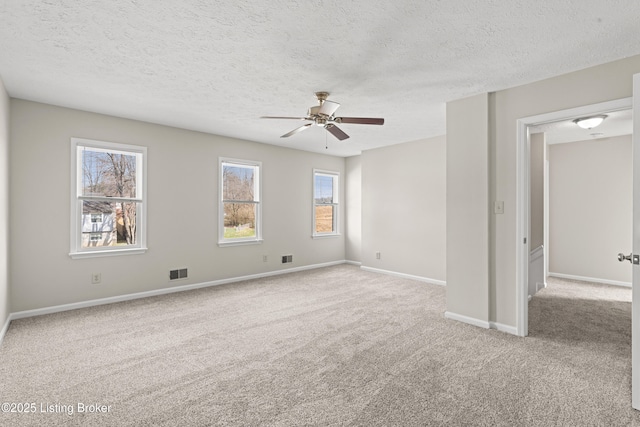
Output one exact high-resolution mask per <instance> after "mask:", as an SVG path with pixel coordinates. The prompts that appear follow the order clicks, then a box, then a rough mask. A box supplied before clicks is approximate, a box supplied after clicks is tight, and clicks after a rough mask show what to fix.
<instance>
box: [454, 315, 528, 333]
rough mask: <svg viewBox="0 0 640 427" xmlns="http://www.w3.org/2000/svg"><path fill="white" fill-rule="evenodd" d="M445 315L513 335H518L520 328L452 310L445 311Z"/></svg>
mask: <svg viewBox="0 0 640 427" xmlns="http://www.w3.org/2000/svg"><path fill="white" fill-rule="evenodd" d="M444 317H446V318H447V319H451V320H456V321H458V322H462V323H467V324H469V325H473V326H477V327H479V328H482V329H495V330H497V331H500V332H505V333H507V334H511V335H518V330H517V328H516V327H515V326H509V325H504V324H502V323H498V322H491V321H489V322H487V321H485V320H480V319H476V318H473V317H469V316H463V315H462V314H457V313H453V312H451V311H445V312H444Z"/></svg>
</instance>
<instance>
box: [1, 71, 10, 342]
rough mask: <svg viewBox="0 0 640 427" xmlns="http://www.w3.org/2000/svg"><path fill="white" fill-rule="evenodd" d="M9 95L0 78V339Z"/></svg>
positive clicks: (5, 311)
mask: <svg viewBox="0 0 640 427" xmlns="http://www.w3.org/2000/svg"><path fill="white" fill-rule="evenodd" d="M9 135H10V133H9V96H8V95H7V91H6V90H5V87H4V83H3V82H2V79H0V340H2V332H1V331H2V328H3V327H4V325H5V323H6V321H7V319H8V317H9V313H10V312H11V306H10V289H9V261H8V259H9Z"/></svg>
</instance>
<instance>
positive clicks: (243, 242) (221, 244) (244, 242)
mask: <svg viewBox="0 0 640 427" xmlns="http://www.w3.org/2000/svg"><path fill="white" fill-rule="evenodd" d="M261 244H262V239H256V240H241V241H238V242H227V241H225V242H218V246H219V247H221V248H224V247H227V246H244V245H261Z"/></svg>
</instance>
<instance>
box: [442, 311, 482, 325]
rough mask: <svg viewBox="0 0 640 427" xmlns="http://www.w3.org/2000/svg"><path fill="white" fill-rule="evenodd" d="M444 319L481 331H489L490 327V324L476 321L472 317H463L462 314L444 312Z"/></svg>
mask: <svg viewBox="0 0 640 427" xmlns="http://www.w3.org/2000/svg"><path fill="white" fill-rule="evenodd" d="M444 317H446V318H447V319H451V320H456V321H458V322H462V323H468V324H469V325H473V326H477V327H479V328H482V329H489V328H490V327H491V324H490V323H489V322H487V321H484V320H480V319H476V318H474V317H469V316H463V315H462V314H457V313H453V312H451V311H445V312H444Z"/></svg>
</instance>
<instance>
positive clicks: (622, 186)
mask: <svg viewBox="0 0 640 427" xmlns="http://www.w3.org/2000/svg"><path fill="white" fill-rule="evenodd" d="M631 182H632V163H631V136H630V135H627V136H620V137H615V138H603V139H596V140H590V141H580V142H571V143H566V144H553V145H551V146H549V193H550V194H549V272H550V273H552V274H561V275H564V276H572V277H574V278H578V279H580V278H582V279H590V280H595V281H605V282H611V281H613V282H623V283H630V282H631V264H629V263H628V262H625V263H624V264H623V263H620V262H618V260H617V258H616V255H617V254H618V252H625V253H629V252H631V244H632V242H631V236H632V221H633V218H632V186H631Z"/></svg>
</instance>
